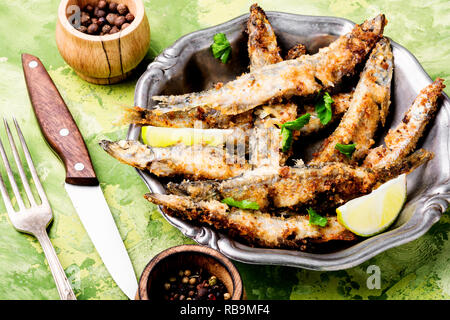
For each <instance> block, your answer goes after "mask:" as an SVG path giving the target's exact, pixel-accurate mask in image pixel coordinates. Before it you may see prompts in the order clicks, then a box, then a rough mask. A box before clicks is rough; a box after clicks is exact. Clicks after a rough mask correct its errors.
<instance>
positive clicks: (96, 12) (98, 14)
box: [94, 7, 106, 18]
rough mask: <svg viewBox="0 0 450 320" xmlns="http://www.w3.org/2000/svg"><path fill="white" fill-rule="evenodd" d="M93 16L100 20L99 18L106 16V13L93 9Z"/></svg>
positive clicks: (96, 8)
mask: <svg viewBox="0 0 450 320" xmlns="http://www.w3.org/2000/svg"><path fill="white" fill-rule="evenodd" d="M94 15H95V16H96V17H97V18H101V17H104V16H106V12H105V11H104V10H101V9H99V8H98V7H95V9H94Z"/></svg>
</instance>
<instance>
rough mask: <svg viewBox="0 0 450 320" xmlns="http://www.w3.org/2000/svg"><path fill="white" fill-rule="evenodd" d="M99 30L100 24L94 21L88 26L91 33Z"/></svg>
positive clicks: (88, 31)
mask: <svg viewBox="0 0 450 320" xmlns="http://www.w3.org/2000/svg"><path fill="white" fill-rule="evenodd" d="M97 31H98V25H96V24H95V23H92V24H90V25H89V27H88V28H87V33H89V34H95V33H97Z"/></svg>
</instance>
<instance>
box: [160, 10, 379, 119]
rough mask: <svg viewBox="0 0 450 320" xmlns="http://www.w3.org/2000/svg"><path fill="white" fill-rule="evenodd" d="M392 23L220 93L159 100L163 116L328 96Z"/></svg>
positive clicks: (357, 31) (230, 111) (360, 30)
mask: <svg viewBox="0 0 450 320" xmlns="http://www.w3.org/2000/svg"><path fill="white" fill-rule="evenodd" d="M386 23H387V21H386V18H385V17H384V15H378V16H377V17H376V18H374V19H372V20H368V21H366V22H364V23H363V24H361V25H356V26H355V27H354V28H353V30H352V31H351V32H350V33H348V34H346V35H344V36H341V37H339V38H338V39H337V40H336V41H334V42H333V43H331V44H330V45H329V46H328V47H325V48H322V49H320V50H319V52H318V53H316V54H314V55H303V56H301V57H299V58H298V59H295V60H287V61H282V62H278V63H276V64H272V65H269V66H265V67H262V68H260V69H257V70H255V71H252V72H250V73H247V74H244V75H242V76H240V77H239V78H237V79H236V80H234V81H231V82H228V83H226V84H224V85H223V86H221V87H220V88H214V89H211V90H209V91H204V92H199V93H189V94H184V95H179V96H154V97H153V99H154V100H156V101H159V104H158V106H157V108H158V109H157V110H158V112H160V113H165V112H169V111H173V110H189V109H192V108H195V107H200V106H204V107H209V108H212V109H215V110H218V111H220V112H221V114H224V115H235V114H239V113H243V112H246V111H248V110H251V109H253V108H255V107H257V106H259V105H263V104H267V103H273V102H276V101H279V100H280V99H281V98H290V97H292V96H294V95H297V96H310V95H315V94H317V93H318V92H319V91H320V90H328V89H331V88H333V87H334V86H335V85H337V84H338V83H340V82H341V81H342V79H343V78H344V77H345V76H347V75H350V74H353V73H354V72H355V68H356V66H357V65H359V63H361V62H362V61H363V60H364V58H365V57H366V56H367V54H368V53H369V52H370V51H371V50H372V48H373V47H374V46H375V44H376V43H377V42H378V40H379V39H380V38H381V36H382V34H383V30H384V26H385V25H386Z"/></svg>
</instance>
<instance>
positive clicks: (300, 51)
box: [285, 43, 306, 60]
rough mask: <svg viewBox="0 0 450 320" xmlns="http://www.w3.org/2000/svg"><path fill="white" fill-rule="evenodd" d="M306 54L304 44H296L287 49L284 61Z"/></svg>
mask: <svg viewBox="0 0 450 320" xmlns="http://www.w3.org/2000/svg"><path fill="white" fill-rule="evenodd" d="M305 54H306V47H305V45H304V44H301V43H298V44H296V45H295V46H293V47H292V48H290V49H289V51H288V53H287V54H286V57H285V60H292V59H297V58H298V57H301V56H303V55H305Z"/></svg>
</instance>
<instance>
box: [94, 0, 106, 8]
mask: <svg viewBox="0 0 450 320" xmlns="http://www.w3.org/2000/svg"><path fill="white" fill-rule="evenodd" d="M107 5H108V3H107V2H106V1H104V0H100V1H99V2H98V5H97V7H98V8H99V9H102V10H103V9H105V8H106V6H107Z"/></svg>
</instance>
